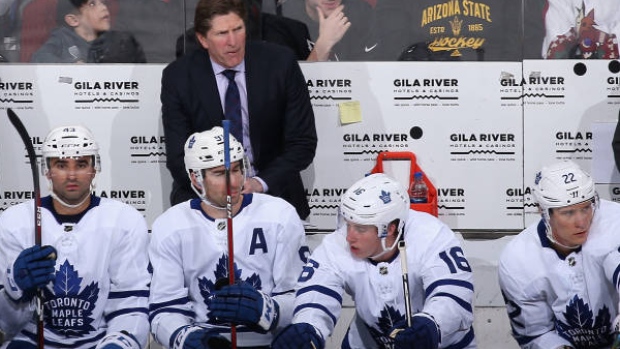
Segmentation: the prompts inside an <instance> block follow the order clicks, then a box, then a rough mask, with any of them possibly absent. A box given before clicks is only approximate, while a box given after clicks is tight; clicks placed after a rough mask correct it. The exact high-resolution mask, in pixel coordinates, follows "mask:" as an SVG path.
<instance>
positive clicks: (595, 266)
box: [498, 200, 620, 349]
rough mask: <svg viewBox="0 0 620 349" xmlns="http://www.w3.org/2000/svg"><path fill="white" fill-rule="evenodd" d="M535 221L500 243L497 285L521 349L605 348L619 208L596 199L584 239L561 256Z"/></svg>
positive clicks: (617, 260) (614, 308)
mask: <svg viewBox="0 0 620 349" xmlns="http://www.w3.org/2000/svg"><path fill="white" fill-rule="evenodd" d="M545 231H546V228H545V225H544V223H543V222H542V221H541V222H539V223H537V224H533V225H531V226H529V227H528V228H527V229H525V230H524V231H523V232H521V233H520V234H519V235H517V236H516V237H515V238H514V239H513V240H512V241H511V242H510V243H509V244H508V245H506V247H505V249H504V251H503V252H502V255H501V257H500V262H499V271H498V273H499V282H500V286H501V289H502V293H503V295H504V300H505V301H506V310H507V311H508V316H509V317H510V322H511V326H512V329H513V336H514V337H515V339H516V340H517V342H518V343H519V345H521V347H522V348H527V349H536V348H556V347H558V346H561V345H569V346H571V347H573V348H578V349H579V348H609V347H610V345H611V340H612V336H611V331H610V326H611V324H612V321H613V320H614V318H615V317H616V315H617V314H618V291H617V289H618V276H619V273H620V253H619V252H618V248H619V247H620V205H619V204H617V203H613V202H610V201H606V200H601V202H600V206H599V208H598V209H597V210H596V212H595V214H594V218H593V221H592V225H591V227H590V231H589V235H588V239H587V241H586V243H585V244H583V245H582V246H581V248H579V249H577V250H575V251H573V252H572V253H570V254H569V255H568V256H566V257H562V256H560V255H559V254H558V253H557V252H556V251H555V250H554V249H552V248H551V245H550V242H549V239H548V238H547V237H546V235H545Z"/></svg>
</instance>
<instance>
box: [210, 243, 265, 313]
mask: <svg viewBox="0 0 620 349" xmlns="http://www.w3.org/2000/svg"><path fill="white" fill-rule="evenodd" d="M234 269H235V280H238V281H243V282H246V283H248V284H250V285H251V286H252V287H254V289H257V290H261V289H262V282H261V280H260V276H259V275H257V274H256V273H253V274H252V275H251V276H249V277H247V278H246V279H245V280H243V279H242V278H241V272H242V271H243V270H242V269H237V263H234ZM213 276H214V278H213V279H209V278H207V277H206V276H205V277H201V278H198V288H199V289H200V295H201V296H202V298H203V300H204V302H205V304H206V305H207V307H209V306H210V305H211V299H212V297H213V294H214V293H215V291H216V290H218V289H219V288H220V287H221V286H222V285H220V282H221V281H218V280H225V281H227V280H228V256H227V255H224V254H223V255H222V257H220V259H219V260H218V262H217V265H216V266H215V270H214V271H213ZM209 316H210V315H209ZM214 320H215V319H212V318H210V319H209V322H210V323H214Z"/></svg>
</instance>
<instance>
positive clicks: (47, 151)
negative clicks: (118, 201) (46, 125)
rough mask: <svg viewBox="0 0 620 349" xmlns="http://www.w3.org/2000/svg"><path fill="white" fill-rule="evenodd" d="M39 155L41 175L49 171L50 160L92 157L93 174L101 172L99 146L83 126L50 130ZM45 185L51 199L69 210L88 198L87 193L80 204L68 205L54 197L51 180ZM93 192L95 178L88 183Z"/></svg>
mask: <svg viewBox="0 0 620 349" xmlns="http://www.w3.org/2000/svg"><path fill="white" fill-rule="evenodd" d="M41 153H42V155H43V156H42V162H43V166H41V170H42V172H43V175H47V174H48V173H49V171H50V161H49V160H50V159H51V158H59V159H66V158H78V157H82V156H92V157H93V167H94V168H95V172H100V171H101V159H100V158H99V146H98V145H97V142H96V141H95V137H93V134H92V133H91V132H90V130H89V129H88V128H86V127H84V126H61V127H57V128H55V129H53V130H51V131H50V133H48V134H47V137H45V140H44V141H43V147H42V150H41ZM47 185H48V188H49V191H50V194H51V195H52V197H53V198H54V199H56V200H57V201H58V202H60V203H61V204H62V205H64V206H66V207H69V208H75V207H79V206H80V205H82V204H83V203H84V202H85V201H86V200H88V198H89V197H90V193H89V194H88V195H86V196H84V199H83V200H82V201H81V202H79V203H77V204H69V203H67V202H65V201H63V200H62V199H61V198H60V197H58V196H57V195H56V192H55V191H54V184H53V182H52V180H51V178H48V181H47ZM93 190H95V178H93V179H92V180H91V182H90V191H91V192H92V191H93Z"/></svg>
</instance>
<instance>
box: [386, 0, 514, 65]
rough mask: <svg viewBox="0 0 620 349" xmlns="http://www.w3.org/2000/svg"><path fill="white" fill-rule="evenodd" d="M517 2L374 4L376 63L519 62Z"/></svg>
mask: <svg viewBox="0 0 620 349" xmlns="http://www.w3.org/2000/svg"><path fill="white" fill-rule="evenodd" d="M521 6H522V5H521V1H512V0H510V1H505V0H484V1H483V2H475V1H454V0H441V1H438V0H416V1H411V0H379V1H377V6H376V8H375V15H376V19H375V23H376V28H375V31H376V35H377V42H378V43H379V44H378V46H377V47H376V50H377V55H378V56H377V57H376V58H377V59H378V60H388V61H389V60H406V61H447V60H456V61H521V58H522V54H521V50H522V16H521V13H522V8H521Z"/></svg>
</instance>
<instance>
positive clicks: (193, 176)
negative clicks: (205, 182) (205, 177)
mask: <svg viewBox="0 0 620 349" xmlns="http://www.w3.org/2000/svg"><path fill="white" fill-rule="evenodd" d="M189 178H190V180H191V181H192V185H194V186H195V187H196V188H198V189H202V174H201V173H200V172H195V171H191V172H190V174H189Z"/></svg>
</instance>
